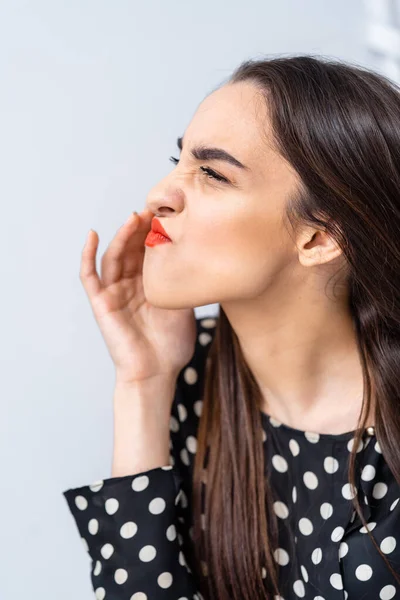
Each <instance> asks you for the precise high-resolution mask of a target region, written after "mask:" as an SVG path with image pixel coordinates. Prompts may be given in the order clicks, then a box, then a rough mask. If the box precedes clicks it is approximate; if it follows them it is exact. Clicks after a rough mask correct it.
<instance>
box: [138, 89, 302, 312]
mask: <svg viewBox="0 0 400 600" xmlns="http://www.w3.org/2000/svg"><path fill="white" fill-rule="evenodd" d="M268 128H269V125H268V116H267V110H266V106H265V101H264V99H263V98H262V97H261V95H260V93H259V92H258V91H257V89H256V88H255V86H253V85H251V84H249V83H235V84H233V85H232V84H227V85H225V86H223V87H222V88H220V89H219V90H217V91H215V92H213V93H212V94H210V95H209V96H208V97H207V98H205V100H204V101H203V102H202V103H201V104H200V106H199V108H198V109H197V111H196V113H195V115H194V117H193V119H192V120H191V122H190V124H189V126H188V127H187V129H186V131H185V134H184V136H183V138H184V139H183V146H182V151H181V153H180V156H179V151H178V150H177V154H176V155H175V156H176V157H177V158H179V164H177V165H176V166H175V167H174V168H173V169H172V171H171V173H169V174H168V175H167V176H166V177H164V178H163V179H162V180H161V181H160V182H159V183H157V184H156V185H155V186H154V187H153V188H152V189H151V191H150V192H149V194H148V197H147V201H146V206H147V207H148V208H149V209H150V210H151V211H152V212H153V213H156V215H157V217H158V218H159V221H160V222H161V223H162V225H163V227H164V229H165V231H166V232H167V234H168V235H169V236H170V238H171V239H172V243H167V244H160V245H157V246H154V247H147V246H146V250H145V258H144V265H143V285H144V291H145V295H146V298H147V300H148V301H149V302H150V303H151V304H153V305H154V306H158V307H160V308H187V307H196V306H203V305H206V304H213V303H224V302H231V301H236V300H239V301H240V300H246V299H247V300H249V299H254V298H256V297H259V296H260V295H263V294H264V293H266V292H267V291H269V290H270V288H271V287H273V286H275V285H277V284H278V282H279V279H280V278H284V279H286V285H287V283H288V281H287V279H288V277H291V276H293V267H296V262H298V261H297V260H296V257H297V255H298V251H297V249H296V247H295V245H294V243H293V241H292V239H291V238H290V237H289V233H288V231H287V229H286V228H285V227H284V225H283V222H282V218H283V212H284V206H285V203H286V201H287V198H288V196H290V194H291V193H292V192H293V191H294V190H295V189H296V184H297V182H298V178H297V174H296V173H295V172H294V171H293V170H292V169H291V167H290V165H288V163H286V161H284V160H283V159H282V158H281V157H280V156H279V155H278V154H276V153H275V152H274V151H273V150H272V148H270V147H269V142H270V141H271V139H270V136H269V129H268ZM199 146H205V147H213V148H221V149H223V150H224V151H226V152H227V153H229V154H230V155H232V156H233V157H234V158H235V159H236V160H238V161H240V163H242V165H244V167H245V168H242V167H239V166H235V165H234V164H231V163H228V162H226V161H225V160H222V159H221V158H219V159H218V160H217V159H213V160H210V159H208V160H207V159H205V158H203V159H201V160H199V159H197V158H195V157H194V156H193V155H192V152H193V151H194V150H195V148H198V147H199ZM201 167H208V168H210V169H212V170H213V171H215V172H216V173H217V174H218V175H220V176H222V177H224V178H225V179H226V180H227V182H221V181H217V180H215V179H213V178H211V177H210V176H209V175H208V174H207V173H205V172H204V171H203V170H202V169H201Z"/></svg>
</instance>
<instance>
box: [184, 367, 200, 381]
mask: <svg viewBox="0 0 400 600" xmlns="http://www.w3.org/2000/svg"><path fill="white" fill-rule="evenodd" d="M183 378H184V380H185V381H186V383H188V384H189V385H193V384H195V383H196V381H197V371H196V369H194V368H193V367H186V369H185V371H184V373H183Z"/></svg>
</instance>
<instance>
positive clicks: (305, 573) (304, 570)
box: [300, 565, 308, 583]
mask: <svg viewBox="0 0 400 600" xmlns="http://www.w3.org/2000/svg"><path fill="white" fill-rule="evenodd" d="M300 571H301V574H302V575H303V579H304V581H305V582H306V583H307V581H308V573H307V569H306V568H305V567H304V566H303V565H301V567H300Z"/></svg>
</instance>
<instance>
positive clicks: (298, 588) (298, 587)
mask: <svg viewBox="0 0 400 600" xmlns="http://www.w3.org/2000/svg"><path fill="white" fill-rule="evenodd" d="M293 590H294V593H295V594H296V596H299V597H300V598H304V596H305V595H306V591H305V589H304V583H303V582H302V581H301V579H297V580H296V581H295V582H294V584H293Z"/></svg>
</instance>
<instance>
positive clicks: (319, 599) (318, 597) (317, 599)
mask: <svg viewBox="0 0 400 600" xmlns="http://www.w3.org/2000/svg"><path fill="white" fill-rule="evenodd" d="M314 600H325V598H323V597H322V596H314Z"/></svg>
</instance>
